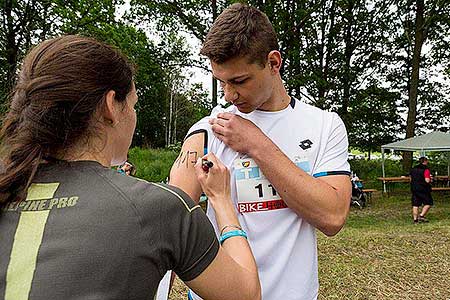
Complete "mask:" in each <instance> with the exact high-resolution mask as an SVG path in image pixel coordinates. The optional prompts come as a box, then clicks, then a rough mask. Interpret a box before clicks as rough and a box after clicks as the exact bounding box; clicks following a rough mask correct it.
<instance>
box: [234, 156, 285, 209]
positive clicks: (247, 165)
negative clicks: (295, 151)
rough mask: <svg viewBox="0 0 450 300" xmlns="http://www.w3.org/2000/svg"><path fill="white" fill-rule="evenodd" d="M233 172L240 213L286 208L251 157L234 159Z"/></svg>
mask: <svg viewBox="0 0 450 300" xmlns="http://www.w3.org/2000/svg"><path fill="white" fill-rule="evenodd" d="M234 174H235V180H236V189H237V198H238V211H239V212H240V213H250V212H263V211H269V210H275V209H282V208H287V205H286V203H285V202H284V201H283V200H282V199H281V197H280V195H279V194H278V193H277V191H276V190H275V188H274V187H273V186H272V184H271V183H270V182H269V180H267V178H266V177H265V176H264V174H263V173H262V171H261V170H260V168H259V167H258V165H257V164H256V163H255V161H254V160H253V159H251V158H245V159H241V158H237V159H236V160H235V161H234Z"/></svg>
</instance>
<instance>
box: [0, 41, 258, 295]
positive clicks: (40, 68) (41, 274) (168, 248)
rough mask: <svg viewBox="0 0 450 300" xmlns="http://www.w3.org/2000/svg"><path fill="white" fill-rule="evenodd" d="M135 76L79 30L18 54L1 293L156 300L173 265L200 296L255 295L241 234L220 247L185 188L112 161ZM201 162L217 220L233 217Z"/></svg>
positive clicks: (6, 130) (0, 234) (3, 187)
mask: <svg viewBox="0 0 450 300" xmlns="http://www.w3.org/2000/svg"><path fill="white" fill-rule="evenodd" d="M133 76H134V70H133V66H132V65H131V64H130V63H129V62H128V60H127V59H126V57H125V56H123V55H122V54H121V53H120V52H119V51H118V50H116V49H114V48H112V47H111V46H108V45H106V44H104V43H101V42H98V41H96V40H94V39H90V38H85V37H80V36H65V37H59V38H55V39H51V40H47V41H44V42H43V43H41V44H39V45H38V46H36V47H35V48H34V49H33V50H32V51H31V52H30V53H29V54H28V55H27V56H26V57H25V60H24V62H23V64H22V68H21V71H20V74H19V78H18V80H17V83H16V86H15V88H14V92H13V94H12V98H11V104H10V107H9V112H8V114H7V116H6V118H5V119H4V122H3V127H2V130H1V137H0V140H1V150H2V151H1V159H2V162H3V164H4V166H3V167H4V168H3V169H4V172H3V173H1V174H0V298H1V299H6V300H10V299H35V300H44V299H45V300H47V299H69V300H70V299H135V300H136V299H137V300H139V299H153V298H154V295H155V294H156V292H157V286H158V283H159V282H160V280H161V278H162V277H163V275H164V273H165V272H166V271H167V270H169V269H173V270H176V272H177V274H178V275H179V276H180V278H181V279H182V280H184V281H185V282H186V284H187V285H188V286H189V287H190V288H191V289H193V290H194V291H196V293H199V294H200V295H202V297H204V298H205V299H214V300H217V299H222V300H229V299H247V300H254V299H260V297H261V296H260V294H261V291H260V284H259V279H258V273H257V270H256V265H255V261H254V258H253V256H252V253H251V250H250V248H249V245H248V243H247V239H246V233H245V232H244V231H243V230H236V229H235V228H233V227H229V228H228V230H227V232H226V233H227V238H226V239H223V240H221V245H220V244H219V242H218V241H217V239H216V236H215V234H214V230H213V227H212V226H211V223H210V222H209V220H208V218H207V217H206V216H205V214H204V212H203V211H202V210H201V208H200V206H198V205H196V204H195V203H194V202H193V201H192V200H191V199H190V198H189V197H188V196H187V195H186V194H185V193H184V192H182V191H181V190H179V189H177V188H175V187H171V186H168V185H165V184H157V183H149V182H145V181H143V180H138V179H136V178H133V177H130V176H122V175H120V174H118V173H117V171H116V170H112V169H111V166H117V165H119V164H121V163H123V162H124V161H125V160H126V157H127V153H128V149H129V147H130V145H131V140H132V137H133V133H134V130H135V127H136V111H135V109H134V107H135V105H136V103H137V101H138V96H137V94H136V88H135V84H134V80H133ZM203 158H204V159H207V160H210V161H211V162H212V163H213V165H214V166H213V167H212V168H210V169H209V170H208V172H206V171H204V170H203V169H202V163H201V162H202V160H201V158H200V159H199V161H197V163H196V164H195V170H196V173H195V175H194V176H196V180H198V182H199V183H200V185H201V187H202V189H203V190H204V191H205V192H206V193H207V194H208V197H209V200H210V204H211V205H212V206H213V207H214V208H215V209H216V210H217V211H218V218H217V224H216V225H217V226H220V227H224V226H228V224H239V223H238V222H239V221H238V219H237V217H236V213H235V211H234V208H233V205H232V202H231V195H230V186H229V176H230V175H229V172H228V170H227V169H226V167H225V166H224V165H223V164H222V163H221V162H220V161H219V160H217V159H216V157H215V156H214V155H212V154H209V155H207V156H205V157H203ZM230 287H232V288H230ZM233 287H239V288H233Z"/></svg>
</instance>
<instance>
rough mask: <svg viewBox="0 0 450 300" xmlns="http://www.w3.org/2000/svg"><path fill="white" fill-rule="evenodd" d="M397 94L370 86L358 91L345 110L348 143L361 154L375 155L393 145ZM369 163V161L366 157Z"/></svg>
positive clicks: (395, 127)
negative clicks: (384, 147) (347, 112)
mask: <svg viewBox="0 0 450 300" xmlns="http://www.w3.org/2000/svg"><path fill="white" fill-rule="evenodd" d="M399 99H400V95H399V93H394V92H389V91H388V90H386V89H384V88H380V87H377V86H376V85H372V86H369V87H367V88H366V89H365V90H361V91H358V92H357V94H356V97H355V99H354V101H353V102H352V105H351V106H350V109H349V118H350V122H349V123H350V125H349V126H351V127H347V131H348V135H349V143H350V145H352V147H354V148H357V149H360V150H362V151H368V152H369V156H370V152H372V151H379V150H380V147H381V146H382V145H384V144H387V143H391V142H393V141H394V139H395V136H396V134H397V133H398V131H399V129H400V128H399V127H400V126H399V124H398V120H399V115H398V113H397V109H396V108H397V105H396V103H397V102H398V101H399ZM369 159H370V157H369Z"/></svg>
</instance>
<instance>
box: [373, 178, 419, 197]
mask: <svg viewBox="0 0 450 300" xmlns="http://www.w3.org/2000/svg"><path fill="white" fill-rule="evenodd" d="M378 180H380V181H382V182H383V192H384V193H387V194H388V195H389V192H390V191H391V184H394V183H398V182H404V183H407V182H410V181H411V178H410V177H409V176H399V177H378Z"/></svg>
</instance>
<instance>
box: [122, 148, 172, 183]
mask: <svg viewBox="0 0 450 300" xmlns="http://www.w3.org/2000/svg"><path fill="white" fill-rule="evenodd" d="M177 155H178V153H177V152H175V151H171V150H166V149H142V148H132V149H130V151H129V153H128V156H129V160H130V161H131V162H132V163H133V164H134V165H135V166H136V177H139V178H142V179H145V180H147V181H153V182H161V181H165V180H166V178H167V176H169V172H170V168H171V166H172V163H173V162H174V161H175V159H176V157H177Z"/></svg>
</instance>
